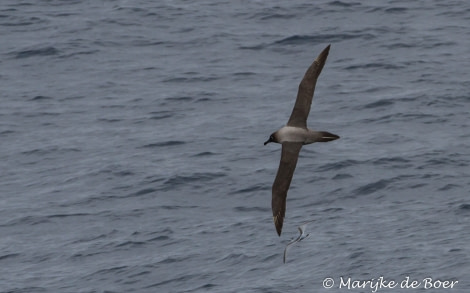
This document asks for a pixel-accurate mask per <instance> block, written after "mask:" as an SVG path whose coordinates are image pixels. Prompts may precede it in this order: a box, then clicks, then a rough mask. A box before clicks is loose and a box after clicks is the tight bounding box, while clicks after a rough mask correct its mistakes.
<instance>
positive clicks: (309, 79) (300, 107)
mask: <svg viewBox="0 0 470 293" xmlns="http://www.w3.org/2000/svg"><path fill="white" fill-rule="evenodd" d="M329 52H330V45H328V47H326V48H325V49H323V51H322V52H321V53H320V55H318V57H317V59H315V61H313V63H312V65H310V67H309V68H308V69H307V72H305V75H304V78H303V79H302V81H301V82H300V84H299V91H298V93H297V99H296V100H295V105H294V109H293V110H292V114H291V115H290V118H289V121H288V122H287V126H296V127H307V117H308V114H309V113H310V106H311V105H312V99H313V92H314V91H315V85H316V83H317V79H318V76H319V75H320V73H321V71H322V69H323V66H324V65H325V62H326V57H328V53H329Z"/></svg>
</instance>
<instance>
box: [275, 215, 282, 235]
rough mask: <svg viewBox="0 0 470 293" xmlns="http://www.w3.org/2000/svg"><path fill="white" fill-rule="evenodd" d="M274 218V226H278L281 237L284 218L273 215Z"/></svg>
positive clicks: (277, 229)
mask: <svg viewBox="0 0 470 293" xmlns="http://www.w3.org/2000/svg"><path fill="white" fill-rule="evenodd" d="M273 220H274V226H276V232H277V235H278V236H279V237H281V233H282V224H283V220H284V219H283V218H282V217H279V216H275V217H273Z"/></svg>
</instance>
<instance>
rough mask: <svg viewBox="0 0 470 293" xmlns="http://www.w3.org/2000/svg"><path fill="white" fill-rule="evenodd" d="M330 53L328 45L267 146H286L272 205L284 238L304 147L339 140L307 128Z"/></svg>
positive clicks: (274, 188) (279, 229)
mask: <svg viewBox="0 0 470 293" xmlns="http://www.w3.org/2000/svg"><path fill="white" fill-rule="evenodd" d="M329 51H330V46H329V45H328V46H327V47H326V48H325V49H324V50H323V51H322V52H321V53H320V55H318V57H317V58H316V59H315V61H313V63H312V65H310V67H309V68H308V69H307V72H306V73H305V75H304V77H303V79H302V81H301V82H300V85H299V91H298V93H297V99H296V101H295V105H294V109H293V110H292V114H291V116H290V118H289V121H288V122H287V126H285V127H283V128H281V129H279V130H278V131H276V132H275V133H273V134H271V136H270V137H269V139H268V141H266V142H265V143H264V144H265V145H266V144H267V143H269V142H277V143H281V144H282V154H281V161H280V163H279V169H278V171H277V175H276V179H275V180H274V183H273V186H272V203H271V205H272V211H273V220H274V225H275V226H276V231H277V234H278V235H279V236H281V232H282V225H283V222H284V216H285V212H286V199H287V191H288V190H289V186H290V183H291V181H292V177H293V175H294V171H295V167H296V165H297V159H298V157H299V152H300V149H301V148H302V145H304V144H310V143H313V142H327V141H332V140H335V139H338V138H339V136H337V135H335V134H332V133H329V132H326V131H313V130H309V129H308V128H307V117H308V114H309V112H310V106H311V104H312V99H313V94H314V91H315V85H316V83H317V79H318V76H319V75H320V73H321V71H322V69H323V66H324V65H325V62H326V58H327V57H328V53H329Z"/></svg>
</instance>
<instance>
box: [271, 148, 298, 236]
mask: <svg viewBox="0 0 470 293" xmlns="http://www.w3.org/2000/svg"><path fill="white" fill-rule="evenodd" d="M301 148H302V143H301V142H283V143H282V154H281V162H280V163H279V169H278V170H277V175H276V179H274V183H273V189H272V191H273V198H272V202H271V206H272V210H273V220H274V225H275V226H276V231H277V234H278V235H279V236H281V231H282V224H283V223H284V216H285V213H286V198H287V191H288V190H289V186H290V183H291V181H292V176H293V175H294V170H295V166H296V165H297V159H298V158H299V152H300V149H301Z"/></svg>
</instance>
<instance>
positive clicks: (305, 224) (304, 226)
mask: <svg viewBox="0 0 470 293" xmlns="http://www.w3.org/2000/svg"><path fill="white" fill-rule="evenodd" d="M313 221H315V220H310V221H307V222H304V223H302V224H301V225H300V226H299V231H300V235H302V234H304V233H305V230H306V229H307V225H308V224H310V223H312V222H313Z"/></svg>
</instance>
